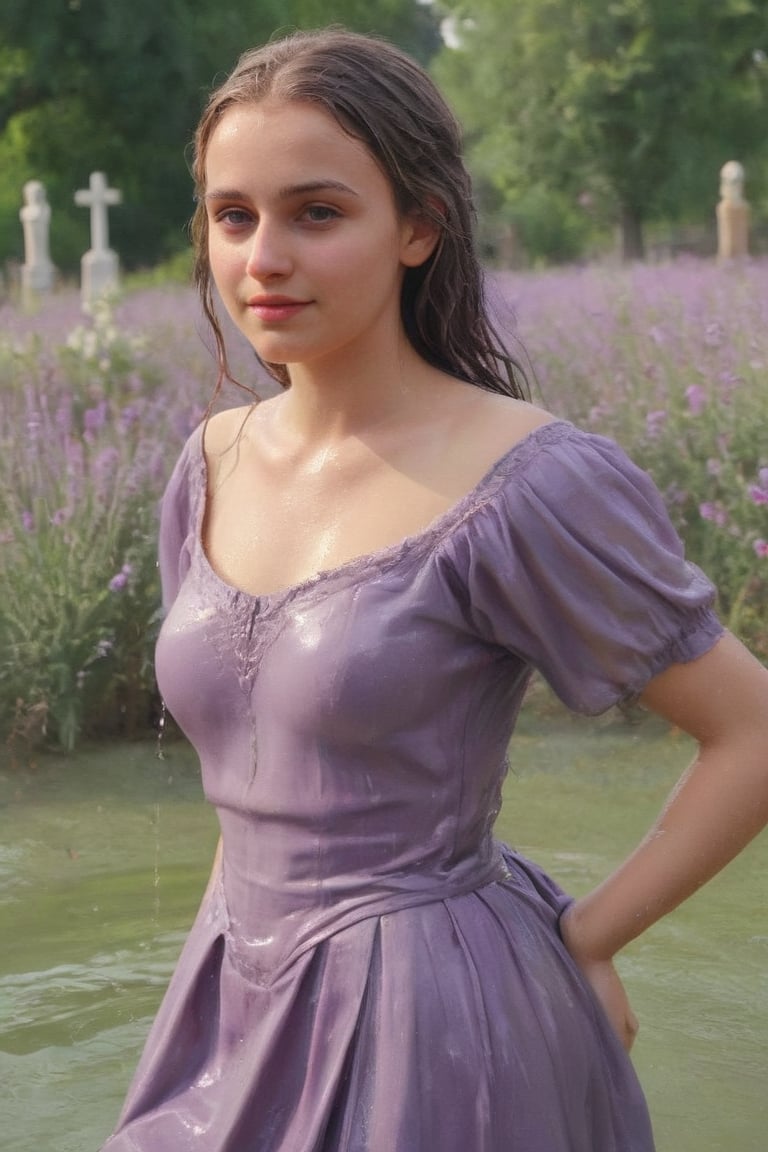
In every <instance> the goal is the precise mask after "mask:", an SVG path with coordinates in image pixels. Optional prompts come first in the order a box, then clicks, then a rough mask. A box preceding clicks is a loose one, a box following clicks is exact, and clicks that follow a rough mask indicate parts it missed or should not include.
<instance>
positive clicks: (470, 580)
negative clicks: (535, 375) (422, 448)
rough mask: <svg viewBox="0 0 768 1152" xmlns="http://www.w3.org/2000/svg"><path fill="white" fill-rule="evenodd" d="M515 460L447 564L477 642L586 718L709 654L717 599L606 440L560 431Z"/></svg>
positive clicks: (633, 470) (647, 490) (643, 480)
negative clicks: (494, 647)
mask: <svg viewBox="0 0 768 1152" xmlns="http://www.w3.org/2000/svg"><path fill="white" fill-rule="evenodd" d="M521 455H522V458H523V459H522V462H521V461H520V459H519V458H518V459H513V462H512V465H513V466H510V468H509V471H508V474H506V475H505V476H503V478H502V480H501V483H500V486H499V487H498V489H497V490H496V491H495V492H494V493H493V495H492V496H491V498H490V499H489V500H488V501H487V503H485V504H484V505H483V506H482V507H480V508H479V509H478V510H477V513H476V514H475V515H474V516H473V517H472V519H471V522H470V523H469V524H468V525H467V527H468V531H467V532H466V533H464V534H463V538H462V539H463V544H459V545H458V550H457V555H456V557H455V562H456V563H457V564H458V565H461V567H462V568H463V569H464V571H463V583H464V587H465V589H466V594H467V605H466V612H467V615H468V618H469V620H470V621H471V623H472V626H473V627H474V628H476V629H477V631H478V632H479V633H480V634H481V635H482V637H483V638H485V639H486V640H488V641H490V642H492V643H494V644H498V645H501V646H503V647H505V648H507V649H508V650H511V651H512V652H514V653H516V654H517V655H519V656H520V657H522V658H523V659H524V660H525V661H526V662H528V663H529V664H531V665H533V666H534V667H535V668H536V669H538V670H539V671H540V672H541V674H542V675H543V676H544V678H545V679H546V680H547V681H548V683H549V684H550V685H551V686H552V688H553V689H554V690H555V692H556V693H557V695H558V696H559V697H560V698H561V699H562V700H563V702H564V703H565V704H567V705H568V706H569V707H570V708H572V709H574V710H575V711H578V712H583V713H586V714H597V713H600V712H603V711H605V710H606V709H607V708H609V707H610V706H611V705H613V704H616V703H619V702H622V701H628V700H630V699H632V698H633V697H635V696H636V695H637V694H638V693H639V692H641V691H642V689H643V688H644V687H645V685H646V684H647V683H648V681H649V680H650V679H651V678H652V677H653V676H655V675H656V674H657V673H659V672H661V671H663V670H664V669H665V668H667V667H668V666H669V665H671V664H673V663H685V662H687V661H690V660H694V659H696V658H697V657H699V656H701V655H703V654H704V653H705V652H706V651H707V650H708V649H709V648H711V647H712V645H713V644H714V643H715V641H716V640H717V638H718V637H719V636H720V635H721V633H722V631H723V629H722V625H721V624H720V622H719V620H718V618H717V616H716V615H715V613H714V611H713V608H712V605H713V602H714V599H715V589H714V588H713V586H712V584H711V583H710V581H709V580H708V579H707V578H706V576H704V574H703V573H702V572H701V571H700V569H698V568H697V567H696V566H695V565H693V564H691V563H689V562H687V561H686V559H685V556H684V551H683V545H682V542H681V540H680V538H679V537H678V535H677V533H676V531H675V529H674V528H673V526H672V524H671V522H670V520H669V517H668V515H667V512H666V510H665V507H664V504H663V501H662V498H661V496H660V494H659V492H658V491H657V489H656V487H655V486H654V484H653V482H652V480H651V478H650V477H649V476H648V474H647V473H645V472H643V471H641V470H640V469H639V468H638V467H637V466H636V465H635V464H633V463H632V461H631V460H629V459H628V457H627V456H626V454H625V453H624V452H623V451H622V449H620V448H619V447H618V445H616V444H615V443H613V442H612V441H610V440H607V439H605V438H603V437H599V436H595V435H592V434H590V433H585V432H581V431H579V430H578V429H576V428H574V427H573V426H572V425H569V424H565V423H563V422H557V423H556V424H553V425H547V426H545V428H544V429H543V430H541V434H540V435H538V436H534V438H533V443H532V444H531V445H529V446H528V451H527V452H524V453H522V454H521ZM462 550H463V555H461V552H462Z"/></svg>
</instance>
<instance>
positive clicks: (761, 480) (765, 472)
mask: <svg viewBox="0 0 768 1152" xmlns="http://www.w3.org/2000/svg"><path fill="white" fill-rule="evenodd" d="M757 482H758V484H759V485H760V487H761V488H764V489H765V491H766V492H768V468H761V469H760V471H759V472H758V474H757Z"/></svg>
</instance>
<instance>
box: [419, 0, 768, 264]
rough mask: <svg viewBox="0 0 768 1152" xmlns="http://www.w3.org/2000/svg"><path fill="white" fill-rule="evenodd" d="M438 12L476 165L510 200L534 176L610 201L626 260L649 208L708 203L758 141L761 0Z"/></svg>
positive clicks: (586, 2)
mask: <svg viewBox="0 0 768 1152" xmlns="http://www.w3.org/2000/svg"><path fill="white" fill-rule="evenodd" d="M443 8H444V9H445V10H446V11H447V12H449V13H450V14H451V18H452V26H453V28H454V30H455V31H456V33H457V39H458V46H457V47H454V48H446V49H444V51H443V52H442V53H441V55H440V57H439V58H438V60H437V61H436V64H435V72H436V75H437V78H438V80H439V81H440V82H441V83H442V84H443V86H444V88H445V89H446V90H447V91H448V93H449V94H450V96H451V97H452V98H453V101H454V103H455V105H456V107H457V111H458V113H459V115H460V116H461V118H462V120H463V121H464V123H465V126H466V128H467V132H468V137H469V140H470V142H471V144H472V149H473V157H474V160H475V162H476V163H477V165H478V168H479V170H480V172H481V173H482V175H483V176H484V177H485V179H487V180H489V181H490V182H491V183H492V184H493V186H494V187H495V188H497V189H498V190H499V191H500V193H501V195H502V197H503V198H504V199H505V200H506V202H509V201H511V200H514V198H516V197H518V196H520V195H522V194H524V193H525V192H526V190H527V189H528V188H529V187H531V186H533V187H539V188H545V189H547V190H548V191H549V193H551V194H554V195H561V196H563V195H564V196H566V197H568V198H570V200H571V202H575V201H576V199H577V197H579V196H580V195H581V196H582V197H583V198H584V199H587V198H589V200H590V201H591V202H594V203H598V204H608V205H610V207H611V209H612V211H613V213H614V215H615V218H616V219H617V220H618V222H619V223H620V226H621V233H622V239H623V244H622V246H623V253H624V256H625V257H626V258H628V259H631V258H639V257H642V255H643V249H644V242H643V226H644V224H645V222H646V221H647V220H648V219H649V218H652V217H653V216H654V214H656V213H659V212H661V211H666V212H669V211H670V208H671V206H672V205H673V204H674V203H675V202H677V203H679V202H680V199H681V196H683V197H685V196H686V195H687V196H688V197H691V196H692V195H693V196H694V197H695V195H696V193H697V192H698V193H699V194H702V193H703V194H705V195H706V196H707V197H708V204H709V205H711V196H712V180H713V172H714V173H715V174H716V172H717V169H718V167H719V165H720V164H722V163H723V161H724V160H726V159H728V158H729V157H730V156H731V155H732V154H737V155H739V156H740V157H741V158H745V159H746V158H748V156H749V155H751V154H754V153H755V152H756V150H757V148H758V145H760V144H761V143H762V139H763V135H764V128H763V126H764V124H765V116H766V104H767V102H768V101H767V92H768V87H767V85H768V71H767V70H766V64H765V54H764V52H762V54H761V50H762V49H764V48H766V47H768V8H767V6H766V5H765V4H764V3H763V2H761V0H755V2H752V0H676V2H675V3H670V2H669V0H515V3H514V4H507V3H506V2H505V0H476V2H473V3H472V4H471V6H465V5H464V4H451V3H444V4H443ZM694 158H695V163H696V164H698V167H699V176H698V181H697V179H696V174H695V172H694V171H693V170H692V169H693V164H694ZM715 179H716V177H715ZM705 189H706V191H705ZM710 211H711V207H710Z"/></svg>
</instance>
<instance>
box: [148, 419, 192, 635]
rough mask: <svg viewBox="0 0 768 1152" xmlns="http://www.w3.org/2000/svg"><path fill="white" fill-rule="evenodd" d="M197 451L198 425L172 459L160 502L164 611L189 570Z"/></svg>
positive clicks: (159, 554) (161, 575) (159, 545)
mask: <svg viewBox="0 0 768 1152" xmlns="http://www.w3.org/2000/svg"><path fill="white" fill-rule="evenodd" d="M201 453H202V445H201V429H200V428H197V429H196V430H195V431H194V432H193V433H192V435H191V436H190V437H189V439H188V440H187V442H186V444H185V445H184V447H183V449H182V451H181V455H180V456H179V458H178V460H177V461H176V465H175V467H174V469H173V472H172V473H171V477H170V479H169V481H168V483H167V485H166V488H165V492H164V493H163V498H162V500H161V503H160V535H159V539H158V566H159V569H160V586H161V588H162V595H163V613H164V614H166V615H167V613H168V610H169V609H170V607H171V605H172V604H173V602H174V600H175V599H176V597H177V595H178V592H179V588H180V587H181V584H182V581H183V579H184V577H185V576H186V574H187V571H188V570H189V563H190V556H191V545H192V539H193V534H194V530H195V524H194V516H195V492H196V486H198V485H199V483H201V481H200V477H199V473H200V469H201V466H202V465H201V460H202V456H201Z"/></svg>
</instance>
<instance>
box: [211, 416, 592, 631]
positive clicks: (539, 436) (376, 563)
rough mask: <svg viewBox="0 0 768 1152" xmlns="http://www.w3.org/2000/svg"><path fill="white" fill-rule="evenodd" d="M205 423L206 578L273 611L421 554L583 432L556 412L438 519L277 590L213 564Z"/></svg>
mask: <svg viewBox="0 0 768 1152" xmlns="http://www.w3.org/2000/svg"><path fill="white" fill-rule="evenodd" d="M204 428H205V424H204V423H203V424H200V425H199V426H198V427H197V429H196V430H195V432H194V433H193V435H192V437H191V438H190V443H189V451H190V456H191V459H190V468H191V470H192V475H193V477H194V488H193V491H192V497H193V499H192V517H193V520H194V549H195V553H196V554H197V556H198V558H199V561H200V565H201V567H202V569H203V571H204V572H205V574H206V577H207V579H208V580H209V581H210V582H212V583H213V585H215V586H216V587H218V589H219V590H220V591H221V592H222V593H223V594H224V595H226V596H227V597H228V598H230V599H236V600H239V601H242V602H244V603H246V604H248V605H251V606H253V607H255V608H256V609H257V610H258V611H259V614H260V615H265V614H267V613H268V612H272V611H274V610H275V609H276V608H277V607H279V606H282V605H283V604H285V603H287V602H289V601H291V600H293V599H295V598H296V597H297V596H301V595H303V594H305V593H309V592H311V591H312V590H313V589H315V588H319V587H325V586H326V585H328V584H332V583H336V582H338V581H343V582H348V583H349V582H355V581H356V580H357V579H359V578H360V576H361V575H362V574H363V573H367V572H371V573H374V572H375V573H376V574H381V573H382V572H384V571H385V570H388V569H390V568H391V567H393V566H394V565H396V564H397V563H398V562H399V561H400V560H401V559H402V558H403V557H404V556H406V555H407V554H411V553H415V554H419V555H421V554H423V553H424V552H429V551H431V550H432V549H433V548H434V547H435V546H436V544H437V542H438V541H440V540H443V539H444V538H445V537H446V536H449V535H452V534H453V533H454V532H455V531H456V530H457V529H458V528H459V526H460V525H462V524H463V523H464V522H465V521H467V520H468V519H469V518H470V517H471V516H473V515H474V514H475V513H476V512H477V511H478V510H479V509H480V508H482V507H484V506H485V505H486V504H487V503H488V502H489V500H491V499H492V498H493V496H494V495H495V494H496V492H497V491H498V490H499V488H500V486H501V484H502V483H503V482H504V480H506V479H507V478H508V477H509V476H510V475H512V474H513V473H516V472H518V471H519V470H520V469H521V468H523V467H525V465H526V464H527V463H529V462H530V460H531V459H532V458H533V457H534V456H535V455H536V454H537V453H538V452H539V451H540V450H541V449H542V448H544V447H547V446H549V445H553V444H557V443H559V442H560V441H562V440H565V439H568V438H570V437H572V436H573V435H574V434H578V433H579V429H578V428H577V427H576V426H575V425H574V424H572V423H571V422H570V421H568V420H563V419H559V418H554V419H552V420H547V421H545V422H544V423H543V424H537V425H536V427H535V428H532V429H531V430H530V431H529V432H526V433H525V435H524V436H521V437H520V439H519V440H516V441H515V443H514V444H512V446H511V447H510V448H508V449H507V450H506V451H505V452H504V453H503V454H502V455H501V456H499V457H498V459H496V460H495V461H494V462H493V463H492V464H491V466H490V468H488V470H487V471H486V472H485V473H484V475H483V476H482V477H481V478H480V480H478V482H477V483H476V484H475V485H474V486H473V487H472V488H470V489H469V490H468V491H467V492H466V493H465V494H464V495H463V496H462V497H460V498H459V500H457V501H456V502H455V503H454V504H452V505H451V506H450V507H449V508H447V509H446V510H445V511H444V512H441V513H440V515H439V516H437V517H436V518H435V519H434V520H432V521H431V522H430V523H429V524H427V525H425V526H424V528H421V529H419V531H418V532H414V533H412V534H410V535H408V536H405V537H403V539H402V540H399V541H396V542H395V543H393V544H387V545H384V546H383V547H381V548H378V549H375V550H374V551H372V552H365V553H362V554H361V555H359V556H353V557H351V558H350V559H349V560H346V561H344V562H343V563H342V564H338V565H336V566H335V567H332V568H324V569H321V570H320V571H318V572H315V573H314V574H313V575H312V576H308V577H307V578H306V579H305V580H300V581H298V582H297V583H295V584H290V585H288V586H286V587H284V588H280V589H277V590H275V591H273V592H264V593H254V592H249V591H247V590H246V589H244V588H238V587H237V586H236V585H234V584H231V583H230V582H229V581H228V580H226V579H225V578H224V577H223V576H221V575H220V574H219V573H218V572H217V571H216V569H215V568H214V567H213V565H212V564H211V561H210V560H209V558H208V555H207V553H206V550H205V545H204V542H203V523H204V519H205V511H206V497H207V484H208V464H207V461H206V459H205V452H204V449H203V433H204Z"/></svg>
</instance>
